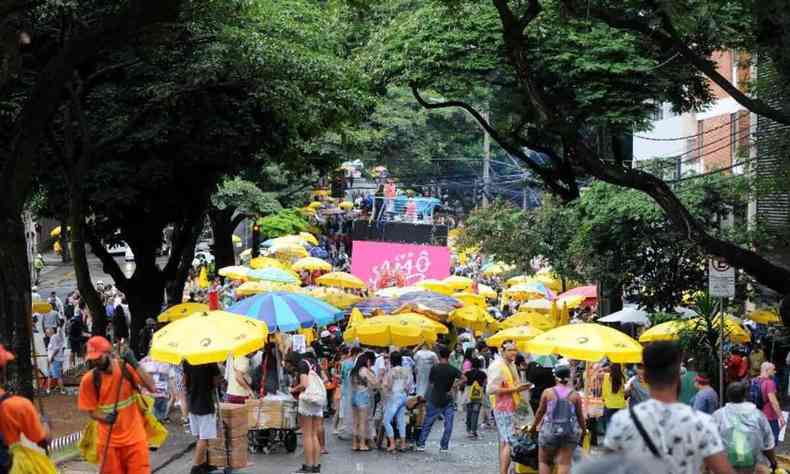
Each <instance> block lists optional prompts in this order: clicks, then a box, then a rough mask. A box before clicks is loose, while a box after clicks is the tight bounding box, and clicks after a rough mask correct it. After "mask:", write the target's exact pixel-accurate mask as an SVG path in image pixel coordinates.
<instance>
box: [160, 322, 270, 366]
mask: <svg viewBox="0 0 790 474" xmlns="http://www.w3.org/2000/svg"><path fill="white" fill-rule="evenodd" d="M268 335H269V330H268V328H267V327H266V324H265V323H263V322H261V321H256V320H255V319H252V318H248V317H246V316H241V315H238V314H233V313H227V312H225V311H211V312H203V313H195V314H192V315H191V316H187V317H185V318H182V319H179V320H178V321H174V322H172V323H170V324H168V325H167V326H165V327H164V328H162V329H160V330H158V331H156V332H155V333H154V337H153V340H152V342H151V358H152V359H154V360H158V361H161V362H167V363H169V364H180V363H181V361H183V360H186V361H187V362H189V363H190V364H192V365H200V364H210V363H212V362H224V361H225V360H226V359H227V358H228V356H229V355H234V356H241V355H245V354H249V353H251V352H254V351H256V350H258V349H260V348H261V347H263V345H264V344H265V343H266V338H267V336H268Z"/></svg>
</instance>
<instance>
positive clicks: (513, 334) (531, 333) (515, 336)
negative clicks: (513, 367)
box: [486, 326, 543, 352]
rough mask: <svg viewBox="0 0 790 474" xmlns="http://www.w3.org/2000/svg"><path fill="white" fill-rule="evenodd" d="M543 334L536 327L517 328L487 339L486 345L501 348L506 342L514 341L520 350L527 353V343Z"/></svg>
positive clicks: (505, 330)
mask: <svg viewBox="0 0 790 474" xmlns="http://www.w3.org/2000/svg"><path fill="white" fill-rule="evenodd" d="M541 334H543V331H541V330H540V329H538V328H536V327H532V326H517V327H513V328H508V329H503V330H501V331H499V332H498V333H496V334H494V335H493V336H491V337H489V338H488V339H486V344H487V345H488V346H489V347H500V346H501V345H502V344H503V343H504V342H505V341H513V342H515V343H516V345H517V346H518V348H519V349H520V350H522V351H525V352H526V350H527V349H526V343H527V342H528V341H529V340H530V339H532V338H534V337H537V336H539V335H541Z"/></svg>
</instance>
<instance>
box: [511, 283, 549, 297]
mask: <svg viewBox="0 0 790 474" xmlns="http://www.w3.org/2000/svg"><path fill="white" fill-rule="evenodd" d="M505 294H506V295H507V296H508V297H509V298H513V299H514V300H520V301H524V300H532V299H538V298H543V297H544V296H545V295H544V294H543V293H542V292H541V291H539V290H538V289H537V288H535V287H533V286H529V285H528V284H519V285H515V286H511V287H510V288H508V289H507V290H505Z"/></svg>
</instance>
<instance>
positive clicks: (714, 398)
mask: <svg viewBox="0 0 790 474" xmlns="http://www.w3.org/2000/svg"><path fill="white" fill-rule="evenodd" d="M694 382H695V385H696V386H697V390H698V392H697V395H695V396H694V401H693V402H692V404H691V406H692V407H693V408H694V409H695V410H699V411H701V412H703V413H707V414H708V415H712V414H713V412H714V411H716V410H718V409H719V395H718V394H716V390H714V389H713V387H711V386H710V379H708V378H707V377H706V376H704V375H697V377H696V378H695V379H694Z"/></svg>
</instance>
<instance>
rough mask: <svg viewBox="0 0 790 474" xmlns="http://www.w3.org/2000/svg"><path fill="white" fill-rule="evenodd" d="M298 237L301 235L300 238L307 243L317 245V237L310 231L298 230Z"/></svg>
mask: <svg viewBox="0 0 790 474" xmlns="http://www.w3.org/2000/svg"><path fill="white" fill-rule="evenodd" d="M299 237H301V238H302V240H304V241H305V242H307V243H308V244H311V245H318V239H316V238H315V236H314V235H313V234H311V233H310V232H299Z"/></svg>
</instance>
